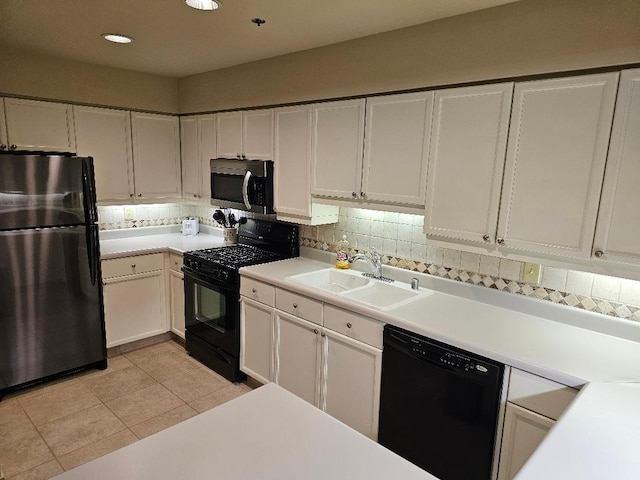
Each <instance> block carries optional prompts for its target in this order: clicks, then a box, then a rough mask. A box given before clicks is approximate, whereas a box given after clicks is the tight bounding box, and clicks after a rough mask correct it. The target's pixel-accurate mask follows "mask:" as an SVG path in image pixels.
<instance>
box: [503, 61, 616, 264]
mask: <svg viewBox="0 0 640 480" xmlns="http://www.w3.org/2000/svg"><path fill="white" fill-rule="evenodd" d="M617 86H618V73H606V74H600V75H584V76H578V77H571V78H561V79H554V80H542V81H533V82H524V83H517V84H516V86H515V91H514V95H513V109H512V114H511V124H510V130H509V143H508V147H507V157H506V163H505V172H504V182H503V188H502V200H501V205H500V217H499V220H498V239H497V243H498V244H499V245H503V246H505V247H506V248H509V249H516V250H525V251H528V252H538V253H542V254H551V255H560V256H568V257H577V258H580V257H581V258H589V257H590V255H591V246H592V241H593V235H594V231H595V225H596V215H597V211H598V202H599V200H600V191H601V187H602V181H603V175H604V167H605V160H606V155H607V147H608V144H609V133H610V130H611V121H612V117H613V109H614V103H615V98H616V91H617Z"/></svg>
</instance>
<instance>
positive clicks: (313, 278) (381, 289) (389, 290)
mask: <svg viewBox="0 0 640 480" xmlns="http://www.w3.org/2000/svg"><path fill="white" fill-rule="evenodd" d="M286 280H289V281H291V282H295V283H299V284H302V285H306V286H309V287H313V288H317V289H320V290H324V291H327V292H332V293H335V294H337V295H339V296H341V297H345V298H348V299H350V300H353V301H354V302H358V303H361V304H363V305H366V306H368V307H371V308H375V309H376V310H390V309H392V308H396V307H399V306H401V305H405V304H407V303H410V302H412V301H414V300H418V299H419V298H424V297H425V296H428V295H431V294H432V293H433V291H432V290H428V289H426V288H420V289H418V290H413V289H411V287H410V286H409V285H408V284H406V283H402V282H393V283H385V282H382V281H380V280H376V279H373V278H366V277H363V276H362V273H361V272H355V271H352V270H337V269H335V268H326V269H324V270H318V271H315V272H310V273H302V274H299V275H292V276H290V277H286Z"/></svg>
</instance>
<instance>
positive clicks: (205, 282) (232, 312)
mask: <svg viewBox="0 0 640 480" xmlns="http://www.w3.org/2000/svg"><path fill="white" fill-rule="evenodd" d="M183 271H184V301H185V307H184V308H185V327H186V331H187V334H191V335H195V336H197V337H199V338H200V339H201V340H203V341H205V342H206V343H208V344H210V345H213V346H215V347H218V348H220V349H222V350H223V351H225V352H227V353H229V354H231V355H234V356H237V355H239V353H240V341H239V340H240V336H239V333H240V330H239V329H240V308H239V302H238V300H239V293H238V287H237V285H235V284H234V285H231V286H230V285H221V284H219V283H217V282H215V281H211V280H210V279H207V278H204V277H202V276H201V275H199V274H197V273H194V272H191V271H189V270H187V269H184V270H183Z"/></svg>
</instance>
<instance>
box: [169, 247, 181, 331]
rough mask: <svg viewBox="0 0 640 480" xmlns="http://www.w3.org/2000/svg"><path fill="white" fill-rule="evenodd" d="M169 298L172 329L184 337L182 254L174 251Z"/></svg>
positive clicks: (170, 264) (170, 265)
mask: <svg viewBox="0 0 640 480" xmlns="http://www.w3.org/2000/svg"><path fill="white" fill-rule="evenodd" d="M169 262H170V263H169V299H170V317H171V318H170V319H171V331H172V332H173V333H175V334H176V335H178V336H179V337H180V338H184V274H183V273H182V271H181V268H182V255H177V254H175V253H172V254H171V256H170V258H169Z"/></svg>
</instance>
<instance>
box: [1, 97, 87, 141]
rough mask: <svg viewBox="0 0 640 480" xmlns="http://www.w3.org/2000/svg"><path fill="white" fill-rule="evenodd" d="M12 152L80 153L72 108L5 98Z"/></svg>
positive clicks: (8, 139) (8, 134)
mask: <svg viewBox="0 0 640 480" xmlns="http://www.w3.org/2000/svg"><path fill="white" fill-rule="evenodd" d="M4 106H5V114H6V130H7V145H8V149H9V150H34V151H47V152H74V153H75V151H76V137H75V130H74V125H73V108H72V107H71V105H67V104H63V103H54V102H40V101H36V100H23V99H19V98H5V99H4Z"/></svg>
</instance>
